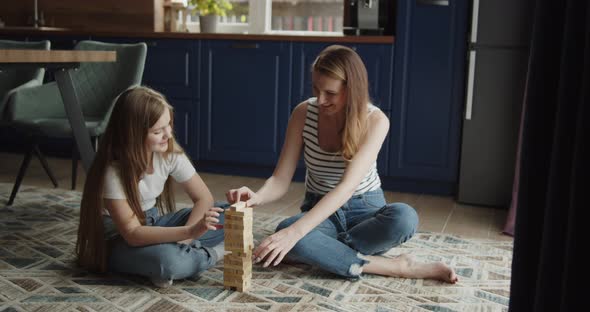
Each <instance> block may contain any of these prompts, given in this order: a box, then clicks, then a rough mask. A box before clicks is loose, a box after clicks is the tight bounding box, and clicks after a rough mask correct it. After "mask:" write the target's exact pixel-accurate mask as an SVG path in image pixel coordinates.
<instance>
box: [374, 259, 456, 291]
mask: <svg viewBox="0 0 590 312" xmlns="http://www.w3.org/2000/svg"><path fill="white" fill-rule="evenodd" d="M366 258H367V260H369V261H370V262H369V263H368V264H366V265H365V266H364V267H363V272H365V273H373V274H379V275H386V276H392V277H403V278H423V279H435V280H439V281H443V282H446V283H451V284H455V283H456V282H457V281H458V280H459V279H458V277H457V274H455V271H454V270H453V269H452V268H450V267H449V266H447V265H446V264H444V263H442V262H435V263H423V262H418V261H416V260H414V259H413V258H412V257H410V256H409V255H407V254H402V255H399V256H397V257H395V258H386V257H382V256H367V257H366Z"/></svg>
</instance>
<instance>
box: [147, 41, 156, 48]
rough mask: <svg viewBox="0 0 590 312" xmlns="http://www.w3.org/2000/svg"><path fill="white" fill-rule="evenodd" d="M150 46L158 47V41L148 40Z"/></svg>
mask: <svg viewBox="0 0 590 312" xmlns="http://www.w3.org/2000/svg"><path fill="white" fill-rule="evenodd" d="M146 44H147V46H148V47H157V46H158V43H157V42H156V41H148V42H146Z"/></svg>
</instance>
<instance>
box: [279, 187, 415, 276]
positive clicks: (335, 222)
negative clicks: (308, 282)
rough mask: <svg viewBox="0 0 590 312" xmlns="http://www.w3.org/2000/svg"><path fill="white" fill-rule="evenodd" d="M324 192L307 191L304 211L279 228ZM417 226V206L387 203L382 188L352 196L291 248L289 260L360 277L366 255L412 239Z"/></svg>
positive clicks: (282, 227)
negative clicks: (319, 193) (415, 208)
mask: <svg viewBox="0 0 590 312" xmlns="http://www.w3.org/2000/svg"><path fill="white" fill-rule="evenodd" d="M321 198H322V195H318V194H314V193H310V192H307V193H306V194H305V199H304V201H303V204H302V206H301V211H302V213H300V214H298V215H295V216H293V217H290V218H288V219H285V220H283V221H282V222H281V223H280V224H279V225H278V226H277V229H276V230H277V231H279V230H281V229H284V228H286V227H288V226H290V225H291V224H293V223H295V222H296V221H297V220H299V219H300V218H301V217H302V216H304V215H305V213H306V212H307V211H309V210H310V209H311V208H313V207H314V206H315V204H316V203H317V202H318V201H319V200H320V199H321ZM417 227H418V215H417V214H416V211H415V210H414V208H412V207H410V206H409V205H407V204H404V203H393V204H386V203H385V197H384V196H383V191H382V190H381V189H378V190H374V191H369V192H365V193H364V194H361V195H355V196H352V197H351V198H350V199H349V200H348V201H347V202H346V203H345V204H344V205H343V206H342V207H340V208H339V209H338V210H337V211H336V212H335V213H334V214H332V215H331V216H330V217H329V218H328V219H326V220H325V221H324V222H322V223H320V224H319V225H318V226H317V227H316V228H314V229H313V230H312V231H311V232H309V233H308V234H307V235H305V236H304V237H303V238H302V239H300V240H299V241H298V242H297V244H295V246H294V247H293V249H291V251H289V253H288V254H287V256H286V258H287V259H288V260H289V261H294V262H302V263H307V264H310V265H313V266H317V267H319V268H321V269H323V270H326V271H329V272H332V273H334V274H337V275H340V276H344V277H349V278H358V277H359V276H360V274H361V272H362V270H361V268H362V267H363V266H364V265H365V264H366V263H367V262H368V261H367V260H366V259H365V257H363V256H364V255H379V254H382V253H384V252H386V251H388V250H389V249H391V248H393V247H395V246H398V245H400V244H402V243H404V242H405V241H407V240H409V239H410V238H411V237H412V236H413V235H414V233H415V232H416V229H417Z"/></svg>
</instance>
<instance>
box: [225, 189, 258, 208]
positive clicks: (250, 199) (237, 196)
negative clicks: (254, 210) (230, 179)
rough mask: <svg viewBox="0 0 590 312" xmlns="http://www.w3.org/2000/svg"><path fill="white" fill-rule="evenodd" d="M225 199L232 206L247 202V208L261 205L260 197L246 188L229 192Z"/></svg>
mask: <svg viewBox="0 0 590 312" xmlns="http://www.w3.org/2000/svg"><path fill="white" fill-rule="evenodd" d="M225 197H226V198H227V201H228V202H229V203H230V204H233V203H235V202H238V201H245V202H246V206H247V207H254V206H257V205H260V204H261V200H260V197H259V196H258V195H257V194H256V193H254V192H253V191H252V190H251V189H249V188H248V187H246V186H242V187H240V188H238V189H231V190H229V191H227V193H225Z"/></svg>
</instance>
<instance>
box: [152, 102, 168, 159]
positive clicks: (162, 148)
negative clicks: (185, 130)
mask: <svg viewBox="0 0 590 312" xmlns="http://www.w3.org/2000/svg"><path fill="white" fill-rule="evenodd" d="M171 138H172V127H171V126H170V110H168V109H165V110H164V113H163V114H162V116H161V117H160V119H158V121H156V123H155V124H154V125H153V126H152V127H151V128H150V129H149V130H148V135H147V139H146V141H147V142H146V144H147V146H148V150H150V151H152V152H160V153H163V152H166V151H167V150H168V144H169V142H168V141H169V140H170V139H171Z"/></svg>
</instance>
